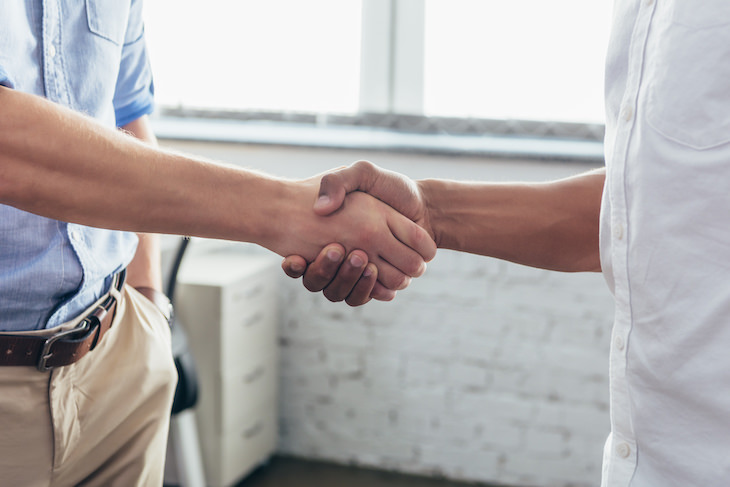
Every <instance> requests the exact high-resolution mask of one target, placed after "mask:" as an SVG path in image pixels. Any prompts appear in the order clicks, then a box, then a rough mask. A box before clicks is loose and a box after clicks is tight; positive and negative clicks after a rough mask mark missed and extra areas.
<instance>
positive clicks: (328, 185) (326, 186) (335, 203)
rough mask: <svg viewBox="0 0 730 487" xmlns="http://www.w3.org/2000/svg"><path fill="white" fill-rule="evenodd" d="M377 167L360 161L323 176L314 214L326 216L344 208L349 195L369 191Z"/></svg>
mask: <svg viewBox="0 0 730 487" xmlns="http://www.w3.org/2000/svg"><path fill="white" fill-rule="evenodd" d="M375 172H376V171H375V165H374V164H372V163H370V162H367V161H358V162H356V163H355V164H353V165H351V166H349V167H346V168H344V169H337V170H334V171H332V172H329V173H327V174H325V175H324V176H322V179H321V180H320V182H319V195H318V197H317V201H315V203H314V212H315V213H317V214H318V215H321V216H326V215H329V214H331V213H333V212H334V211H336V210H337V209H339V208H340V207H341V206H342V203H343V202H344V201H345V196H346V195H347V193H351V192H352V191H357V190H362V191H367V189H368V188H369V187H370V186H372V178H373V177H374V176H375Z"/></svg>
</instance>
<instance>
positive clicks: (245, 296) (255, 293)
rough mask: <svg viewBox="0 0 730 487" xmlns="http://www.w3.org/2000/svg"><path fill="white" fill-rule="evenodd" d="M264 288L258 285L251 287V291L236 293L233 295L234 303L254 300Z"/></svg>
mask: <svg viewBox="0 0 730 487" xmlns="http://www.w3.org/2000/svg"><path fill="white" fill-rule="evenodd" d="M264 288H265V286H264V285H263V284H259V285H258V286H255V287H252V288H251V289H246V290H244V291H243V292H240V293H236V294H234V295H233V300H234V301H242V300H244V299H251V298H255V297H257V296H259V295H261V294H263V292H264Z"/></svg>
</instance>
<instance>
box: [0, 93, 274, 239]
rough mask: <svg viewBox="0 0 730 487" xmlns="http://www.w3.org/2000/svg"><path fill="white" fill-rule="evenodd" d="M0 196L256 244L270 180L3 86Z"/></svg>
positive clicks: (109, 221)
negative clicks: (158, 144)
mask: <svg viewBox="0 0 730 487" xmlns="http://www.w3.org/2000/svg"><path fill="white" fill-rule="evenodd" d="M0 107H2V110H1V111H0V202H1V203H4V204H8V205H11V206H15V207H17V208H20V209H23V210H26V211H30V212H33V213H37V214H39V215H42V216H46V217H50V218H54V219H58V220H63V221H69V222H74V223H81V224H86V225H91V226H97V227H104V228H112V229H119V230H130V231H136V232H158V233H173V234H188V235H198V236H205V237H216V238H226V239H235V240H245V241H255V242H262V241H265V240H267V239H268V238H271V237H272V236H271V235H269V234H268V233H270V230H272V227H274V226H275V223H272V222H276V218H274V217H275V216H276V215H275V213H276V212H277V210H281V208H276V207H275V205H272V201H274V200H276V201H284V200H285V198H286V194H285V191H286V189H287V186H286V185H285V184H281V181H277V180H276V179H274V178H271V177H267V176H264V175H261V174H257V173H255V172H252V171H245V170H242V169H239V168H234V167H227V166H223V165H220V164H214V163H210V162H206V161H203V160H199V159H193V158H190V157H186V156H183V155H179V154H173V153H170V152H165V151H160V150H158V149H155V148H152V147H149V146H148V145H146V144H144V143H142V142H140V141H137V140H135V139H134V138H132V137H130V136H128V135H126V134H122V133H119V132H118V131H116V130H113V129H108V128H105V127H102V126H100V125H99V124H97V123H96V122H94V121H93V120H90V119H88V118H86V117H84V116H81V115H79V114H76V113H74V112H72V111H70V110H66V109H63V108H61V107H59V106H57V105H55V104H52V103H50V102H47V101H45V100H43V99H41V98H39V97H35V96H32V95H27V94H23V93H19V92H15V91H12V90H8V89H4V88H0Z"/></svg>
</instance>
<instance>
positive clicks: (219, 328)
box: [175, 251, 279, 487]
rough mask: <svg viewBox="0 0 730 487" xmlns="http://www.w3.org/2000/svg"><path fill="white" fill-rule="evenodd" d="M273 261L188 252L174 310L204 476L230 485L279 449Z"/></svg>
mask: <svg viewBox="0 0 730 487" xmlns="http://www.w3.org/2000/svg"><path fill="white" fill-rule="evenodd" d="M278 272H279V269H278V262H277V260H276V259H274V258H273V257H272V256H270V255H248V254H243V253H236V252H230V251H227V252H215V253H210V254H201V255H195V256H190V258H189V259H187V260H185V261H184V262H183V265H182V267H181V269H180V272H179V274H178V284H177V291H176V296H175V309H176V313H177V315H178V317H179V318H180V322H181V323H182V324H183V326H185V329H186V331H187V332H188V339H189V341H190V349H191V350H192V352H193V355H194V357H195V360H196V362H197V367H198V375H199V382H200V397H199V401H198V405H197V409H196V417H197V423H198V433H199V437H200V443H201V445H200V446H201V450H202V454H203V464H204V467H205V476H206V481H207V484H208V485H209V486H212V487H218V486H230V485H232V484H235V483H237V482H238V481H239V480H240V479H241V478H242V477H244V476H245V475H246V474H247V473H249V472H250V471H251V470H253V469H254V468H255V467H256V466H258V465H259V464H261V463H262V462H265V461H266V460H267V459H268V458H269V457H270V456H271V454H272V453H273V452H274V450H275V449H276V440H277V385H278V373H277V372H278V370H277V369H278V354H277V317H276V294H275V287H276V286H275V283H276V278H277V275H278Z"/></svg>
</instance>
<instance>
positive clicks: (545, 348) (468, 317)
mask: <svg viewBox="0 0 730 487" xmlns="http://www.w3.org/2000/svg"><path fill="white" fill-rule="evenodd" d="M165 145H167V146H172V147H174V148H176V149H178V150H183V151H186V152H192V153H197V154H201V155H205V156H207V157H211V158H214V159H217V160H224V161H228V162H234V163H238V164H242V165H245V166H248V167H251V168H256V169H261V170H264V171H267V172H270V173H273V174H277V175H281V176H290V177H306V176H309V175H312V174H314V173H316V172H320V171H324V170H326V169H328V168H330V167H333V166H337V165H341V164H347V163H350V162H352V161H354V160H357V159H358V158H365V157H367V158H369V159H370V160H372V161H374V162H376V163H378V164H381V165H383V166H386V167H388V168H390V169H394V170H397V171H400V172H403V173H405V174H408V175H410V176H412V177H416V178H418V177H446V178H454V179H473V180H495V181H499V180H547V179H553V178H559V177H564V176H568V175H571V174H575V173H578V172H581V171H584V170H587V169H590V168H591V167H590V166H585V165H581V164H576V163H570V164H561V163H555V162H544V161H537V162H535V161H533V162H521V161H493V160H492V161H490V160H484V159H478V158H466V157H464V158H458V157H448V158H445V157H440V156H424V155H404V154H389V153H370V154H364V153H356V152H352V151H335V150H313V149H298V148H274V147H255V146H243V145H221V144H194V143H181V142H175V143H172V142H167V143H166V144H165ZM280 310H281V321H280V345H281V374H282V375H281V386H280V387H281V389H280V397H281V400H280V425H281V434H280V442H279V451H280V452H281V453H284V454H291V455H296V456H302V457H308V458H316V459H324V460H331V461H335V462H342V463H353V464H358V465H364V466H369V467H378V468H385V469H393V470H398V471H402V472H411V473H416V474H423V475H438V476H445V477H449V478H453V479H460V480H466V481H480V482H495V483H500V484H507V485H540V486H553V485H555V486H558V485H560V486H567V485H571V486H579V485H586V486H589V485H590V486H593V485H597V484H598V483H599V479H600V466H601V451H602V446H603V442H604V440H605V437H606V435H607V433H608V429H609V424H608V373H607V371H608V365H607V364H608V358H607V356H608V338H609V335H610V327H611V322H612V318H613V302H612V298H611V296H610V294H609V292H608V289H607V287H606V285H605V283H604V282H603V279H602V277H601V276H600V275H598V274H561V273H551V272H547V271H541V270H536V269H531V268H527V267H523V266H518V265H513V264H509V263H506V262H501V261H497V260H494V259H489V258H484V257H480V256H473V255H468V254H459V253H455V252H449V251H439V255H438V256H437V257H436V259H435V260H434V261H433V262H432V263H431V264H430V265H429V270H428V272H427V274H426V275H425V276H424V277H422V278H420V279H417V280H414V281H413V283H412V284H411V286H410V288H408V289H407V290H405V291H402V292H400V293H399V294H398V296H397V298H396V300H395V301H393V302H391V303H378V302H373V303H370V304H368V305H366V306H365V307H361V308H354V309H353V308H349V307H347V306H346V305H344V304H342V303H339V304H335V303H329V302H328V301H326V300H325V299H324V298H323V297H322V296H320V295H314V294H310V293H309V292H307V291H306V290H305V289H304V288H303V287H302V286H301V284H300V283H299V282H298V281H294V280H291V279H288V278H286V277H284V276H283V273H282V277H281V292H280Z"/></svg>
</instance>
